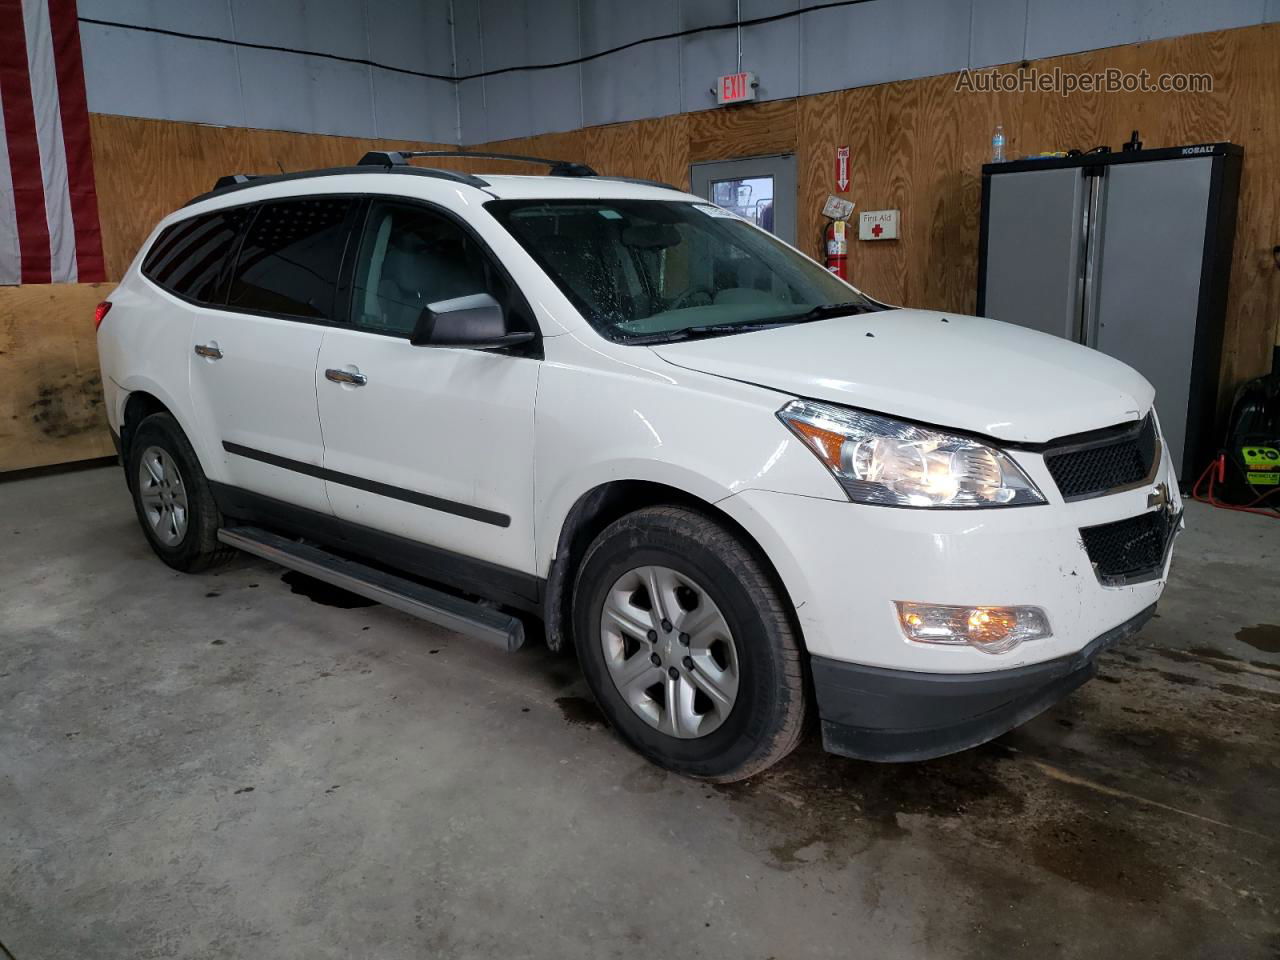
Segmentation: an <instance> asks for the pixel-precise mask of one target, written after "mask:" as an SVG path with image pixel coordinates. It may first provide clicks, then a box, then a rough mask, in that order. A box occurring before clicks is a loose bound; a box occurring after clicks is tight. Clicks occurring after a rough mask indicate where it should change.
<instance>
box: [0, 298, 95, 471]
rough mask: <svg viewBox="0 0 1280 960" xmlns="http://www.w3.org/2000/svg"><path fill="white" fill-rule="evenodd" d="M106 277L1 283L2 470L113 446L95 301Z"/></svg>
mask: <svg viewBox="0 0 1280 960" xmlns="http://www.w3.org/2000/svg"><path fill="white" fill-rule="evenodd" d="M110 289H111V284H108V283H81V284H76V283H58V284H29V285H27V286H22V287H0V471H5V470H23V469H26V468H27V467H43V466H48V465H49V464H55V463H70V462H72V461H75V460H91V459H93V458H94V457H105V456H109V455H110V454H112V453H114V452H115V451H114V449H113V448H112V446H111V436H110V434H108V432H107V418H106V414H105V412H104V410H103V406H102V380H101V379H100V376H99V373H98V344H97V338H96V336H95V334H94V329H93V308H94V307H95V306H96V305H97V304H98V302H99V301H100V300H102V298H103V297H105V296H106V295H107V293H108V291H110Z"/></svg>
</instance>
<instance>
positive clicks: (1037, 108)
mask: <svg viewBox="0 0 1280 960" xmlns="http://www.w3.org/2000/svg"><path fill="white" fill-rule="evenodd" d="M1033 65H1034V66H1036V67H1038V68H1040V69H1041V70H1044V71H1052V70H1053V69H1054V68H1055V67H1059V68H1061V69H1062V70H1064V71H1071V72H1095V71H1102V70H1106V69H1109V68H1118V69H1120V70H1123V71H1130V72H1137V71H1139V70H1142V69H1146V70H1147V71H1148V72H1149V73H1150V74H1151V75H1152V76H1153V77H1154V76H1158V75H1160V74H1162V73H1190V72H1196V73H1210V74H1212V75H1213V78H1214V88H1213V91H1212V92H1211V93H1183V94H1175V93H1156V92H1134V93H1101V92H1097V93H1087V94H1085V93H1076V94H1073V95H1072V96H1070V97H1067V98H1064V97H1061V96H1059V95H1057V94H1053V93H1036V92H1012V93H994V94H990V93H977V92H963V91H962V92H957V90H956V81H957V75H956V74H949V75H945V76H940V77H929V78H925V79H921V80H908V81H902V82H899V83H891V84H883V85H880V86H874V87H862V88H858V89H856V90H844V91H839V92H836V93H824V94H818V95H814V96H809V97H802V98H799V99H797V100H788V101H775V102H771V103H765V104H753V105H744V106H740V107H732V108H728V109H722V110H711V111H704V112H700V113H693V114H685V115H683V116H679V117H664V118H662V119H660V120H642V121H636V122H634V123H624V124H615V125H611V126H604V127H593V128H589V129H586V130H579V131H574V132H571V133H557V134H548V135H545V136H540V137H526V138H523V139H521V140H517V141H506V142H501V143H493V144H487V145H486V146H487V147H489V148H490V149H499V150H507V149H510V150H511V151H512V152H521V153H532V154H545V155H551V156H557V157H563V158H566V159H582V160H585V161H586V162H588V163H590V164H592V165H593V166H594V167H596V169H598V170H600V171H601V172H602V173H609V174H616V175H624V176H648V177H653V178H656V179H661V180H665V181H667V182H670V183H674V184H677V185H681V186H687V185H688V164H689V163H696V162H702V161H708V160H727V159H731V158H734V157H743V156H756V155H763V154H769V153H779V152H790V151H794V152H795V154H796V157H797V165H798V168H799V191H800V198H799V200H800V209H799V217H798V223H797V229H798V236H799V244H800V246H801V248H802V249H804V250H805V251H806V252H808V253H811V254H815V255H816V254H818V253H819V251H820V249H821V247H820V244H819V231H820V228H821V226H822V224H823V221H822V218H821V216H820V214H819V210H820V208H821V206H822V202H823V200H824V199H825V197H826V195H827V194H828V193H830V192H831V191H832V190H833V189H834V184H833V182H832V180H833V173H832V168H833V162H834V148H835V147H836V145H838V144H849V145H850V146H851V147H852V178H853V183H852V185H851V188H850V191H849V194H848V196H849V197H850V198H851V199H853V200H855V201H856V202H857V204H858V207H859V209H864V210H867V209H870V210H876V209H884V208H897V209H899V210H901V211H902V222H901V231H902V233H901V237H902V238H901V240H899V241H898V242H897V243H859V242H858V241H856V240H855V241H852V242H851V244H850V251H849V264H850V267H849V269H850V276H852V277H853V278H854V281H855V282H856V283H857V284H858V285H859V286H861V287H863V288H864V289H866V290H867V291H868V292H869V293H871V294H873V295H875V296H877V297H882V298H884V299H887V300H889V301H891V302H897V303H907V304H911V305H913V306H921V307H931V308H937V309H944V310H955V311H966V312H971V311H972V310H973V309H974V307H975V303H976V295H977V294H976V291H977V263H978V219H979V207H980V200H981V189H982V188H981V167H982V164H983V163H984V162H985V161H986V160H987V159H988V153H989V150H990V142H991V132H992V130H993V128H994V127H995V125H996V124H997V123H1003V124H1004V128H1005V135H1006V137H1007V138H1008V143H1007V146H1006V150H1007V151H1008V153H1009V154H1010V155H1013V156H1017V155H1020V154H1023V153H1039V152H1040V151H1042V150H1055V149H1067V148H1070V147H1079V148H1082V149H1088V148H1090V147H1093V146H1096V145H1098V144H1103V143H1105V144H1110V145H1111V146H1112V147H1114V148H1117V149H1118V148H1119V145H1120V144H1121V143H1122V142H1123V141H1125V140H1127V139H1128V137H1129V133H1130V131H1131V130H1133V129H1134V128H1135V127H1136V128H1138V130H1139V131H1140V133H1141V137H1142V139H1143V140H1144V142H1145V144H1146V145H1147V146H1152V147H1153V146H1169V145H1175V144H1183V143H1202V142H1206V141H1213V140H1230V141H1233V142H1235V143H1239V144H1242V145H1243V146H1244V148H1245V164H1244V174H1243V179H1242V184H1241V196H1240V208H1239V222H1238V226H1237V231H1236V244H1235V261H1234V264H1233V268H1232V276H1231V295H1230V300H1229V303H1228V308H1227V332H1226V342H1225V344H1224V350H1223V382H1224V388H1223V396H1224V398H1225V397H1227V396H1228V395H1229V393H1230V391H1231V389H1232V388H1233V387H1234V385H1235V384H1237V383H1239V382H1240V381H1241V380H1244V379H1246V378H1248V377H1251V376H1256V375H1258V374H1259V373H1263V372H1265V371H1266V370H1267V369H1268V368H1269V364H1270V357H1271V350H1272V347H1273V345H1277V344H1280V271H1277V269H1276V266H1275V263H1274V260H1273V257H1272V253H1271V249H1272V247H1273V246H1274V245H1276V244H1277V243H1280V25H1278V24H1268V25H1264V26H1255V27H1246V28H1242V29H1239V30H1228V31H1220V32H1216V33H1204V34H1195V35H1192V36H1187V37H1178V38H1175V39H1171V40H1160V41H1153V42H1151V43H1143V44H1135V45H1133V46H1128V47H1115V48H1111V49H1107V50H1098V51H1093V52H1090V53H1086V54H1078V55H1074V56H1068V57H1057V58H1053V59H1050V60H1042V61H1037V62H1036V63H1035V64H1033Z"/></svg>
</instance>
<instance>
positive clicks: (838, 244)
mask: <svg viewBox="0 0 1280 960" xmlns="http://www.w3.org/2000/svg"><path fill="white" fill-rule="evenodd" d="M846 226H848V224H846V223H845V222H844V221H843V220H832V221H831V222H830V223H828V224H827V229H826V241H827V269H828V270H830V271H831V272H832V273H834V274H835V275H836V276H837V277H839V278H840V279H841V280H848V279H849V241H848V240H847V239H845V232H844V231H845V227H846Z"/></svg>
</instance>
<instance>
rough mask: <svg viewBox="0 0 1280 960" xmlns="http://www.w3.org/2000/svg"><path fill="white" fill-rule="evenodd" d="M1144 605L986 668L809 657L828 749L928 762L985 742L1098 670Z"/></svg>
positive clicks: (1130, 631)
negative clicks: (1049, 651)
mask: <svg viewBox="0 0 1280 960" xmlns="http://www.w3.org/2000/svg"><path fill="white" fill-rule="evenodd" d="M1154 613H1155V605H1154V604H1152V605H1151V606H1149V607H1147V608H1146V609H1145V610H1143V611H1142V612H1140V613H1139V614H1137V615H1136V616H1134V617H1131V618H1130V619H1128V620H1126V621H1125V622H1124V623H1122V624H1120V626H1118V627H1113V628H1112V629H1110V630H1108V631H1106V632H1105V633H1103V634H1101V635H1100V636H1098V637H1095V638H1094V639H1093V641H1092V642H1090V643H1089V644H1088V645H1087V646H1085V647H1084V648H1082V649H1081V650H1079V651H1077V652H1076V653H1073V654H1070V655H1068V656H1065V657H1059V658H1057V659H1054V660H1048V661H1045V662H1042V663H1036V664H1031V665H1029V666H1024V667H1018V668H1015V669H1012V670H998V671H994V672H989V673H958V674H946V673H919V672H914V671H909V670H891V669H886V668H882V667H866V666H861V665H859V664H856V663H845V662H842V661H839V660H831V659H828V658H826V657H813V658H812V661H811V662H812V667H813V686H814V692H815V693H816V694H817V700H818V714H819V716H820V717H821V720H822V745H823V747H824V748H825V749H826V750H827V751H828V752H829V753H836V754H840V755H841V756H845V757H854V758H856V759H859V760H876V761H881V762H903V761H913V760H928V759H930V758H932V757H941V756H945V755H946V754H949V753H957V752H959V751H961V750H967V749H969V748H970V747H976V746H977V745H978V744H980V743H986V742H987V741H988V740H991V739H993V738H995V737H998V736H1000V734H1002V733H1005V732H1007V731H1009V730H1012V729H1013V728H1014V727H1016V726H1018V725H1020V724H1023V723H1026V722H1027V721H1028V720H1030V719H1031V718H1032V717H1034V716H1036V715H1037V714H1039V713H1042V712H1043V711H1045V710H1047V709H1048V708H1049V707H1051V706H1053V705H1054V704H1055V703H1057V702H1058V701H1059V700H1061V699H1062V698H1063V697H1065V696H1066V695H1067V694H1069V693H1070V692H1071V691H1073V690H1075V689H1076V688H1077V687H1079V686H1081V685H1082V684H1084V683H1085V682H1086V681H1088V680H1089V679H1090V678H1092V677H1093V675H1094V674H1095V673H1096V672H1097V664H1096V661H1097V657H1098V655H1099V654H1100V653H1101V652H1102V651H1103V650H1105V649H1107V648H1108V647H1110V646H1113V645H1114V644H1117V643H1119V642H1120V641H1122V640H1125V639H1127V638H1128V637H1131V636H1133V635H1134V634H1135V633H1137V632H1138V630H1140V629H1141V628H1142V626H1143V625H1144V624H1145V623H1146V622H1147V621H1148V620H1150V619H1151V617H1152V615H1153V614H1154Z"/></svg>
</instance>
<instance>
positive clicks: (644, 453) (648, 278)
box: [97, 154, 1181, 781]
mask: <svg viewBox="0 0 1280 960" xmlns="http://www.w3.org/2000/svg"><path fill="white" fill-rule="evenodd" d="M407 159H408V158H407V156H406V155H400V154H370V155H369V156H367V157H366V158H365V159H364V160H363V161H361V163H360V164H359V165H357V166H355V167H350V168H343V169H336V170H321V171H315V172H311V173H306V174H289V175H282V176H266V177H243V176H237V177H228V178H223V180H221V181H219V185H218V187H217V188H216V189H214V190H213V191H212V192H210V193H208V194H205V195H204V196H202V197H199V198H197V199H196V200H194V201H192V202H191V203H190V204H188V205H187V206H186V207H184V208H183V209H182V210H180V211H178V212H177V213H174V214H173V215H171V216H170V217H168V218H166V219H165V220H164V221H163V222H162V223H161V224H160V225H159V227H158V228H157V229H156V231H155V232H154V234H153V235H152V236H151V237H150V239H149V240H148V241H147V243H146V244H145V246H144V247H143V249H142V252H141V253H140V254H139V256H138V258H137V260H136V261H135V262H134V264H133V265H132V267H130V269H129V272H128V274H127V275H126V276H125V278H124V280H123V281H122V282H121V284H120V286H119V287H118V288H117V289H116V290H115V291H114V292H113V293H112V294H111V298H110V301H109V302H108V303H104V304H103V305H102V306H101V307H100V308H99V311H98V317H97V319H98V322H99V324H100V326H99V331H98V347H99V352H100V355H101V362H102V373H103V383H104V384H105V386H106V399H107V410H108V414H109V419H110V423H111V427H112V431H113V433H114V434H115V436H116V439H117V445H118V447H119V450H120V452H121V455H122V459H123V462H124V464H125V466H126V471H127V478H128V482H129V485H130V488H131V490H132V492H133V496H134V501H135V503H136V506H137V511H138V517H139V519H140V521H141V524H142V529H143V531H144V532H145V533H146V536H147V538H148V539H149V540H150V542H151V545H152V547H153V548H154V549H155V551H156V553H157V554H159V556H160V557H161V558H162V559H163V560H164V561H165V562H166V563H168V564H169V565H170V566H173V567H176V568H177V569H179V570H186V571H196V570H201V569H204V568H206V567H208V566H209V565H210V564H211V563H213V562H215V561H217V560H219V559H221V558H222V557H224V556H226V555H227V554H228V553H230V552H231V548H233V547H234V548H239V549H242V550H248V551H250V552H252V553H255V554H258V555H260V556H264V557H268V558H270V559H272V560H275V561H276V562H278V563H281V564H283V565H285V566H288V567H292V568H295V569H299V570H303V571H304V572H306V573H308V574H311V575H313V576H316V577H320V578H322V579H325V580H328V581H330V582H333V583H337V584H340V585H341V586H343V587H345V588H347V589H350V590H354V591H356V592H359V593H362V594H364V595H366V596H370V597H374V598H376V599H378V600H381V601H383V602H386V603H389V604H392V605H394V606H397V607H399V608H401V609H404V610H407V611H410V612H412V613H414V614H416V615H418V616H421V617H424V618H426V619H428V620H432V621H435V622H437V623H441V624H445V625H447V626H449V627H451V628H453V629H456V630H459V631H461V632H463V633H467V634H470V635H472V636H477V637H482V638H487V639H492V640H496V641H497V642H498V643H500V644H503V645H505V646H507V647H508V648H514V647H517V646H519V645H520V643H521V642H522V641H523V636H524V625H523V620H522V618H523V617H527V616H530V615H531V616H533V617H536V618H539V619H541V620H542V621H543V622H544V623H545V625H546V638H547V643H548V644H549V645H550V646H551V647H552V648H553V649H560V648H567V647H568V646H569V645H572V646H573V647H574V648H576V651H577V656H578V659H579V661H580V663H581V664H582V668H583V671H584V672H585V674H586V678H587V680H588V682H589V683H590V686H591V689H592V691H593V693H594V695H595V697H596V699H597V700H598V701H599V704H600V707H601V709H602V710H603V711H604V713H605V715H606V717H607V718H608V720H609V722H610V723H611V724H612V726H613V728H614V729H615V730H617V731H618V733H619V734H620V735H621V736H622V737H623V738H624V739H625V740H626V741H627V742H628V743H630V744H631V745H632V746H633V747H634V748H635V749H636V750H638V751H639V752H640V753H642V754H644V755H645V756H646V757H648V758H650V759H651V760H653V761H654V762H656V763H659V764H661V765H663V766H665V767H668V768H670V769H672V770H676V771H679V772H681V773H684V774H687V775H690V776H695V777H701V778H705V779H708V780H716V781H728V780H734V779H738V778H742V777H745V776H748V775H750V774H752V773H754V772H756V771H759V770H761V769H763V768H764V767H766V766H768V765H769V764H771V763H774V762H775V761H777V760H778V759H780V758H781V757H783V756H785V755H786V754H787V752H788V751H790V750H791V749H792V748H793V747H794V746H795V744H796V742H797V740H798V738H799V736H800V733H801V729H802V726H803V722H804V720H805V717H806V715H807V714H811V713H812V712H813V711H816V713H817V716H818V717H819V718H820V720H821V725H822V736H823V741H824V744H825V746H826V748H827V749H828V750H830V751H833V752H835V753H840V754H844V755H846V756H852V757H860V758H865V759H871V760H917V759H922V758H927V757H933V756H938V755H941V754H945V753H950V752H954V751H957V750H961V749H964V748H967V747H970V746H973V745H976V744H978V743H982V742H983V741H986V740H989V739H990V738H992V737H994V736H997V735H999V734H1001V733H1003V732H1004V731H1006V730H1009V729H1010V728H1012V727H1013V726H1015V725H1017V724H1019V723H1021V722H1023V721H1025V720H1027V719H1028V718H1030V717H1032V716H1034V715H1035V714H1037V713H1039V712H1040V711H1042V710H1044V709H1045V708H1046V707H1048V706H1049V705H1051V704H1052V703H1054V702H1056V701H1057V700H1059V699H1060V698H1061V697H1063V696H1064V695H1065V694H1066V693H1068V692H1069V691H1071V690H1072V689H1074V688H1075V687H1077V686H1079V685H1080V684H1081V683H1083V682H1085V680H1087V679H1088V678H1089V677H1090V676H1092V674H1093V671H1094V660H1095V657H1096V655H1097V653H1098V652H1099V651H1100V650H1101V649H1103V648H1104V647H1106V646H1108V645H1109V644H1111V643H1114V642H1115V641H1117V640H1118V639H1120V638H1123V637H1126V636H1128V635H1130V634H1132V633H1133V632H1134V631H1135V630H1137V629H1138V628H1139V627H1140V626H1141V625H1142V624H1143V623H1144V622H1145V621H1146V620H1147V618H1149V617H1150V616H1151V614H1152V610H1153V608H1154V605H1155V603H1156V600H1157V599H1158V598H1159V596H1160V594H1161V591H1162V590H1163V589H1164V585H1165V579H1166V577H1167V572H1168V565H1169V556H1170V545H1171V543H1172V540H1173V538H1174V534H1175V533H1176V531H1177V529H1178V528H1179V526H1180V516H1181V502H1180V500H1179V495H1178V488H1177V483H1176V481H1175V478H1174V476H1173V473H1172V468H1171V465H1170V462H1169V457H1167V456H1166V455H1165V454H1164V452H1163V450H1162V444H1161V441H1160V434H1159V428H1158V425H1157V423H1156V418H1155V414H1154V412H1153V409H1152V399H1153V392H1152V388H1151V386H1150V385H1149V384H1148V383H1147V382H1146V380H1144V379H1143V378H1142V377H1141V376H1140V375H1139V374H1137V373H1135V372H1134V371H1133V370H1132V369H1130V368H1129V367H1127V366H1125V365H1123V364H1121V363H1119V362H1117V361H1115V360H1112V359H1110V358H1108V357H1106V356H1104V355H1102V354H1101V353H1097V352H1095V351H1093V350H1089V349H1086V348H1084V347H1081V346H1077V345H1074V344H1071V343H1068V342H1067V341H1065V340H1060V339H1057V338H1054V337H1050V336H1046V335H1043V334H1039V333H1034V332H1031V331H1028V330H1024V329H1021V328H1018V327H1012V326H1007V325H1004V324H1001V323H997V322H995V321H992V320H984V319H978V318H975V317H967V316H959V315H956V314H951V313H936V312H929V311H923V310H909V309H898V308H891V307H888V306H885V305H884V304H881V303H878V302H876V301H875V300H872V299H871V298H870V297H868V296H866V295H865V294H863V293H860V292H859V291H858V290H856V289H854V288H853V287H851V286H849V285H847V284H846V283H844V282H843V281H841V280H839V279H837V278H836V277H834V276H832V275H831V274H830V273H828V272H827V271H825V270H824V269H823V268H822V267H821V266H820V265H818V264H817V263H815V262H813V261H812V260H810V259H808V258H807V257H805V256H803V255H802V254H800V253H798V252H797V251H795V250H794V249H792V248H790V247H788V246H786V245H785V244H783V243H781V242H779V241H778V240H776V239H775V238H774V237H772V236H771V235H769V234H768V233H766V232H765V231H763V230H760V229H758V228H757V227H755V226H753V225H751V224H749V223H747V222H745V221H743V220H741V219H739V218H738V217H737V216H735V215H734V214H732V213H729V212H727V211H725V210H721V209H719V208H717V207H714V206H711V205H708V204H707V203H706V202H705V201H703V200H701V199H699V198H698V197H695V196H691V195H689V194H686V193H683V192H680V191H678V190H675V189H672V188H669V187H665V186H664V185H661V184H647V183H642V182H637V181H630V180H626V181H624V180H619V179H611V178H607V177H598V176H595V175H594V174H593V173H592V171H590V170H589V169H587V168H585V167H582V166H580V165H575V164H560V165H557V166H556V167H555V168H554V169H553V175H550V176H537V177H517V176H484V177H479V176H470V175H467V174H460V173H451V172H448V171H443V170H428V169H423V168H419V167H414V166H411V165H410V164H409V163H408V162H407Z"/></svg>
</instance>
